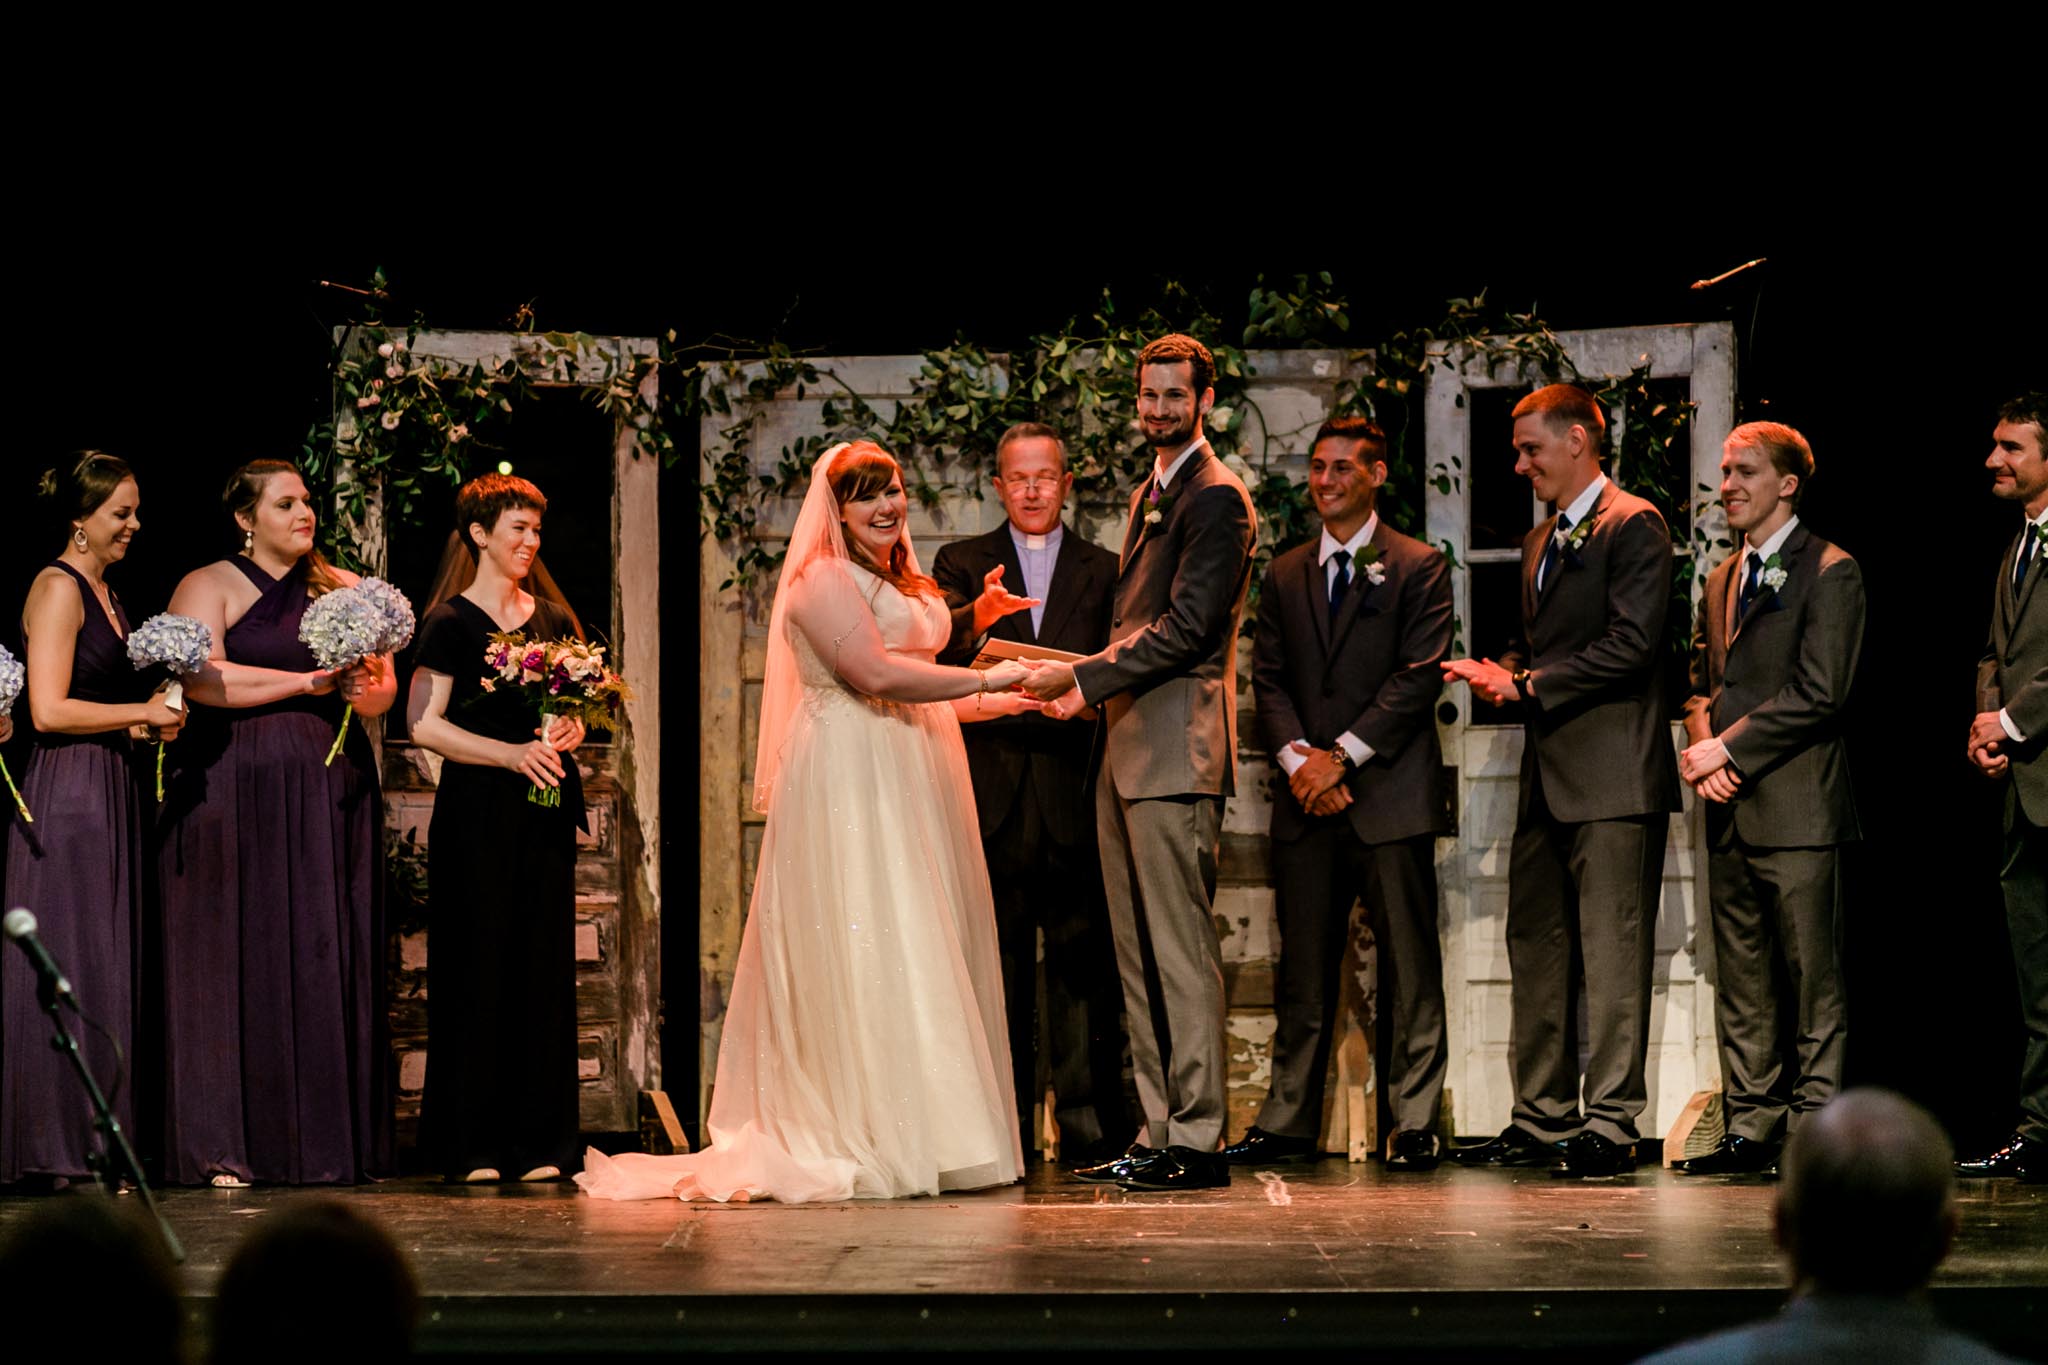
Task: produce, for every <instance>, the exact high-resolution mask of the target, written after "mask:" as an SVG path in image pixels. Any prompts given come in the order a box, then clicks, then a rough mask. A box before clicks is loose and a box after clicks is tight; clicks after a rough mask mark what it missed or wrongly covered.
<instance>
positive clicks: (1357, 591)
mask: <svg viewBox="0 0 2048 1365" xmlns="http://www.w3.org/2000/svg"><path fill="white" fill-rule="evenodd" d="M1384 528H1385V523H1384V522H1383V523H1381V524H1380V525H1379V526H1375V527H1373V530H1372V539H1371V540H1369V541H1367V542H1366V547H1367V548H1368V549H1370V550H1376V551H1378V555H1379V563H1380V565H1381V569H1380V571H1381V572H1382V573H1384V572H1386V568H1385V565H1386V559H1387V547H1386V546H1385V545H1384V544H1382V543H1381V541H1380V537H1381V534H1382V532H1383V530H1384ZM1378 591H1379V589H1378V587H1377V586H1375V585H1374V583H1373V581H1372V576H1371V575H1370V574H1368V573H1367V572H1366V566H1365V565H1363V564H1360V563H1359V562H1358V561H1357V560H1356V559H1353V560H1352V561H1351V591H1350V592H1349V593H1347V594H1346V595H1345V597H1344V605H1343V606H1341V607H1339V608H1338V609H1337V621H1336V624H1335V625H1333V626H1331V627H1330V653H1331V654H1333V655H1334V654H1335V653H1336V652H1337V651H1338V650H1340V649H1342V648H1343V647H1344V637H1345V636H1346V635H1348V634H1349V633H1350V632H1351V623H1352V622H1353V621H1356V620H1357V619H1358V616H1359V613H1360V612H1362V611H1364V610H1365V599H1366V598H1368V597H1370V596H1372V595H1373V594H1374V593H1375V592H1378ZM1373 610H1375V611H1377V610H1379V608H1378V607H1374V608H1373ZM1324 614H1325V615H1328V613H1327V612H1325V613H1324Z"/></svg>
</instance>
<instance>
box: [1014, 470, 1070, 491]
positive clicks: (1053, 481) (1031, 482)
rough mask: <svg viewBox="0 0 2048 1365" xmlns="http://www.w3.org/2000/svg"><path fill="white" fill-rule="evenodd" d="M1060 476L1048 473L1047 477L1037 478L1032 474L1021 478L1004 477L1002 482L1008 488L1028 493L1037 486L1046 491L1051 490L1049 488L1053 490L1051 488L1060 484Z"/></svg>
mask: <svg viewBox="0 0 2048 1365" xmlns="http://www.w3.org/2000/svg"><path fill="white" fill-rule="evenodd" d="M1060 477H1061V476H1060V475H1057V474H1054V475H1049V476H1047V477H1045V478H1039V477H1037V476H1035V475H1034V476H1032V477H1029V478H1022V479H1019V478H1008V479H1004V480H1003V483H1004V485H1005V486H1006V487H1009V488H1014V489H1016V490H1018V491H1019V492H1022V493H1029V492H1031V491H1032V490H1033V489H1037V488H1043V489H1046V490H1047V491H1051V490H1053V489H1056V488H1058V487H1059V486H1060Z"/></svg>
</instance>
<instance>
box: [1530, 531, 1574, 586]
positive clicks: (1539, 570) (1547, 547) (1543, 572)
mask: <svg viewBox="0 0 2048 1365" xmlns="http://www.w3.org/2000/svg"><path fill="white" fill-rule="evenodd" d="M1571 533H1572V519H1571V518H1570V517H1568V516H1566V515H1565V514H1564V513H1562V512H1559V513H1558V514H1557V529H1555V530H1554V531H1552V532H1551V533H1550V539H1549V540H1547V541H1545V542H1544V544H1543V559H1542V561H1541V562H1539V563H1538V564H1537V565H1536V591H1538V592H1542V591H1543V589H1544V586H1545V585H1546V584H1548V583H1549V582H1550V576H1551V575H1552V574H1554V573H1556V572H1557V541H1558V537H1559V536H1568V535H1570V534H1571Z"/></svg>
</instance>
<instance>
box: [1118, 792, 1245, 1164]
mask: <svg viewBox="0 0 2048 1365" xmlns="http://www.w3.org/2000/svg"><path fill="white" fill-rule="evenodd" d="M1095 815H1096V833H1097V837H1098V840H1099V842H1100V846H1101V853H1102V886H1103V890H1104V892H1105V893H1107V896H1108V900H1109V925H1110V933H1111V936H1112V937H1113V939H1114V941H1115V943H1116V965H1117V974H1118V975H1119V976H1120V977H1121V978H1122V980H1123V990H1124V1012H1125V1014H1126V1015H1127V1016H1128V1023H1129V1026H1130V1033H1131V1071H1132V1074H1133V1077H1134V1079H1135V1080H1136V1082H1137V1089H1138V1106H1139V1109H1140V1110H1141V1111H1142V1113H1143V1115H1144V1124H1145V1126H1144V1131H1143V1133H1142V1134H1141V1135H1140V1136H1141V1140H1142V1141H1143V1142H1144V1143H1145V1145H1146V1146H1148V1147H1164V1146H1175V1147H1192V1148H1194V1149H1195V1150H1196V1151H1198V1152H1213V1151H1215V1150H1217V1149H1218V1148H1219V1147H1220V1146H1221V1145H1222V1142H1223V1122H1224V1118H1225V1116H1226V1114H1227V1111H1228V1109H1229V1069H1228V1062H1227V1058H1226V1056H1225V1051H1224V1041H1223V952H1222V949H1221V947H1220V946H1219V945H1218V943H1217V941H1216V919H1215V912H1214V910H1213V908H1212V907H1213V905H1214V903H1215V896H1216V859H1217V840H1218V838H1219V837H1220V835H1221V834H1222V832H1223V798H1222V797H1220V796H1199V795H1191V796H1168V797H1153V798H1141V799H1139V800H1136V801H1126V800H1125V799H1124V798H1123V797H1121V796H1119V795H1117V790H1116V782H1115V779H1114V776H1113V774H1112V771H1111V760H1110V758H1109V756H1108V755H1107V754H1105V755H1104V756H1103V760H1102V768H1101V771H1100V772H1099V773H1097V775H1096V779H1095Z"/></svg>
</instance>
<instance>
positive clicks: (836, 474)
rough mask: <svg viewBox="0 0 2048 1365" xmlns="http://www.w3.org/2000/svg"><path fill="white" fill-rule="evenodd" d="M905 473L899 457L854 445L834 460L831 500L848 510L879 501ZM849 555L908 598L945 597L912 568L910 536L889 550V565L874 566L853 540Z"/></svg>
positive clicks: (873, 447)
mask: <svg viewBox="0 0 2048 1365" xmlns="http://www.w3.org/2000/svg"><path fill="white" fill-rule="evenodd" d="M902 473H903V469H902V467H901V466H900V465H898V464H897V463H896V457H895V456H893V455H891V454H890V453H889V452H888V451H886V450H884V449H882V448H881V447H880V446H878V445H876V444H875V443H874V442H873V441H855V442H853V443H852V444H850V445H848V446H847V447H846V449H844V450H842V451H840V452H839V453H838V454H837V455H835V456H833V457H832V470H831V472H830V473H829V474H827V475H826V476H825V477H826V478H827V479H828V480H829V481H830V482H831V484H832V500H833V501H834V502H836V503H838V504H839V506H840V507H842V508H843V507H845V506H846V504H847V503H849V502H861V501H863V500H865V499H867V498H873V497H879V496H881V494H882V493H883V492H884V491H885V490H886V489H887V488H888V487H889V485H890V484H891V483H892V482H894V481H895V480H896V479H897V478H898V477H900V476H901V475H902ZM846 552H847V554H849V555H851V556H852V557H853V559H854V561H855V562H856V563H858V564H859V565H860V566H861V567H862V568H864V569H867V570H869V571H870V572H872V573H873V574H874V575H875V576H876V577H878V578H880V579H881V580H882V581H883V582H885V583H887V584H888V585H889V586H890V587H892V588H894V589H896V591H898V592H900V593H902V594H903V595H904V596H905V597H917V596H927V597H944V596H945V594H944V593H942V592H941V591H940V590H939V585H938V583H937V581H936V580H934V579H931V578H927V577H926V576H925V575H923V574H921V573H917V572H916V571H914V570H913V569H912V568H911V567H910V546H909V541H908V536H907V533H906V534H905V535H899V536H897V537H896V543H895V544H893V545H891V546H890V547H889V562H888V563H887V564H876V563H873V562H871V561H870V560H869V559H868V557H867V555H866V553H865V552H864V551H862V549H861V547H860V546H859V544H857V543H856V542H855V541H854V539H853V537H851V536H848V537H847V538H846Z"/></svg>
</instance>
